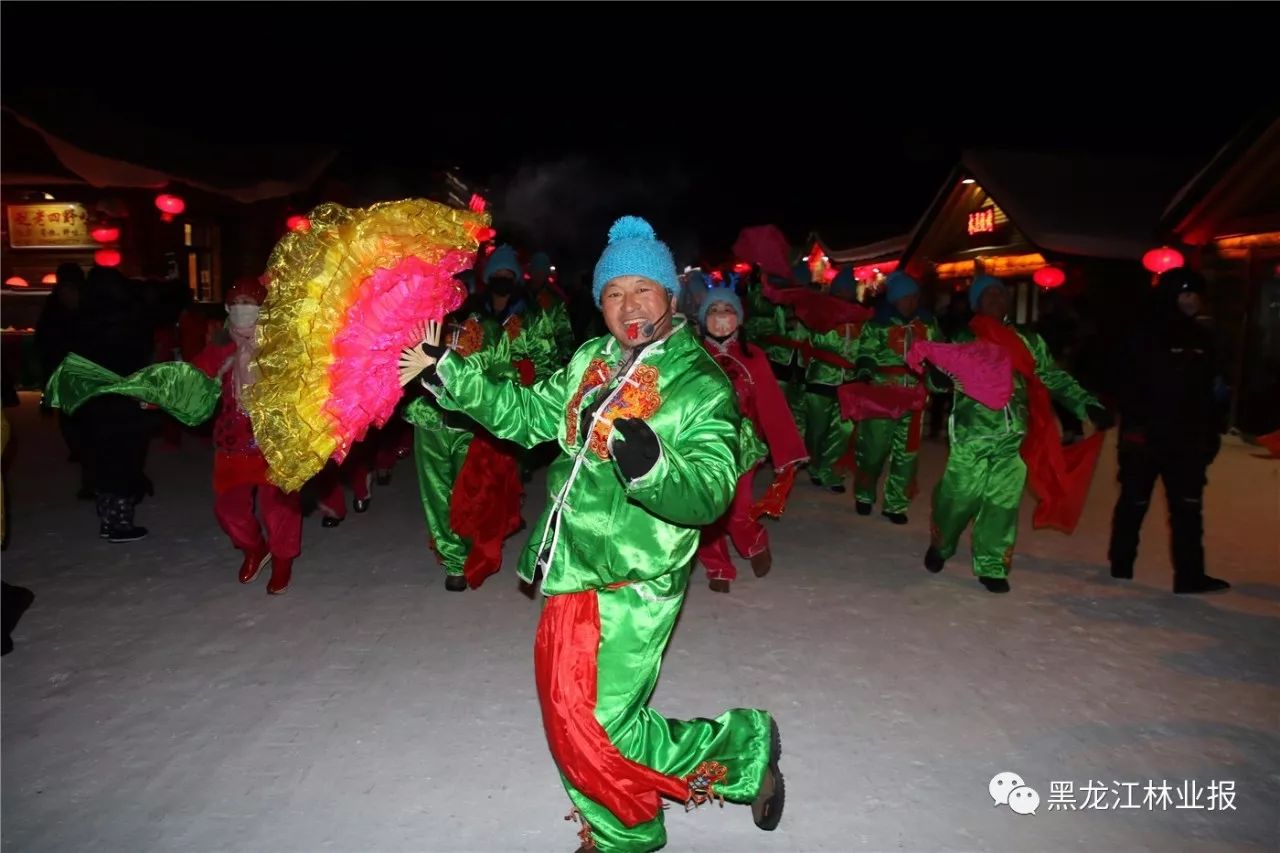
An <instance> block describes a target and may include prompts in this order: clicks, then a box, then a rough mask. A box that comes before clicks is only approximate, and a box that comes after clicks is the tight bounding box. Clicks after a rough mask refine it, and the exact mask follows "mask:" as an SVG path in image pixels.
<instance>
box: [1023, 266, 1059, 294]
mask: <svg viewBox="0 0 1280 853" xmlns="http://www.w3.org/2000/svg"><path fill="white" fill-rule="evenodd" d="M1031 280H1032V281H1034V282H1035V283H1036V284H1038V285H1039V286H1040V287H1043V288H1044V289H1045V290H1053V289H1054V288H1055V287H1061V286H1062V284H1063V282H1065V281H1066V280H1067V274H1066V273H1065V272H1063V271H1062V270H1061V269H1059V268H1058V267H1041V268H1040V269H1038V270H1036V271H1035V274H1034V275H1032V276H1031Z"/></svg>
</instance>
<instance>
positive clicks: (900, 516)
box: [880, 512, 907, 524]
mask: <svg viewBox="0 0 1280 853" xmlns="http://www.w3.org/2000/svg"><path fill="white" fill-rule="evenodd" d="M880 514H881V515H883V516H884V517H885V518H887V519H889V520H890V521H892V522H893V523H894V524H906V523H907V514H906V513H905V512H882V513H880Z"/></svg>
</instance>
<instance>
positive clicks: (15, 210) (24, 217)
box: [9, 201, 98, 249]
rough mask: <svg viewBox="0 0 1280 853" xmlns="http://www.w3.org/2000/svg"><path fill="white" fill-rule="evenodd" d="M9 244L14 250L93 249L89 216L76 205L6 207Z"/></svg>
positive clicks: (20, 205)
mask: <svg viewBox="0 0 1280 853" xmlns="http://www.w3.org/2000/svg"><path fill="white" fill-rule="evenodd" d="M9 245H10V246H11V247H13V248H15V249H94V248H97V245H98V244H97V243H95V242H94V241H93V239H92V238H91V237H90V236H89V214H88V213H87V212H85V209H84V205H82V204H79V203H77V202H65V201H64V202H58V201H47V202H41V203H40V204H11V205H9Z"/></svg>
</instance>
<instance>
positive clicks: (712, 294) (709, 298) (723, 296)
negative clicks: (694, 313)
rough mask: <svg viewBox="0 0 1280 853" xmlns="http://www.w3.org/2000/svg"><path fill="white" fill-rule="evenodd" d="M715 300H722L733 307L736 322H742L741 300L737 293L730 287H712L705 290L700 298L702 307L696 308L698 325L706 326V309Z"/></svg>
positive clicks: (714, 302) (713, 303)
mask: <svg viewBox="0 0 1280 853" xmlns="http://www.w3.org/2000/svg"><path fill="white" fill-rule="evenodd" d="M717 302H723V303H724V304H725V305H728V306H729V307H730V308H732V309H733V313H735V314H737V315H738V322H739V323H741V322H742V300H741V299H739V298H738V294H737V293H735V292H734V289H733V288H732V287H713V288H711V289H710V290H708V291H707V295H706V296H705V297H704V298H703V300H702V307H701V308H699V309H698V325H700V326H702V327H704V328H705V327H706V325H707V311H708V310H710V308H711V306H712V305H715V304H716V303H717Z"/></svg>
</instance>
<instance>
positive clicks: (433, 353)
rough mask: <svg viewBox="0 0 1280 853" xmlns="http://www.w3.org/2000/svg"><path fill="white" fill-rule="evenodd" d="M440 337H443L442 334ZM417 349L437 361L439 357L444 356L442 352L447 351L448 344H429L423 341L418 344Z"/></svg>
mask: <svg viewBox="0 0 1280 853" xmlns="http://www.w3.org/2000/svg"><path fill="white" fill-rule="evenodd" d="M441 337H442V338H443V337H444V336H443V335H441ZM418 349H420V350H422V352H423V353H425V354H426V355H429V356H430V357H431V358H434V359H435V360H436V362H437V363H439V361H440V359H442V358H444V354H445V353H447V352H448V351H449V346H448V344H444V343H439V344H429V343H427V342H426V341H423V342H422V343H421V344H419V345H418Z"/></svg>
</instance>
